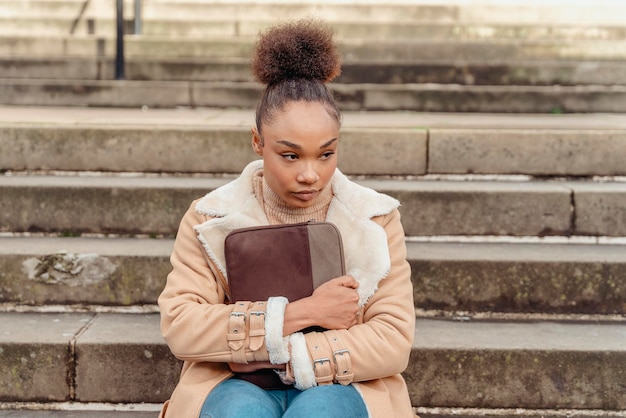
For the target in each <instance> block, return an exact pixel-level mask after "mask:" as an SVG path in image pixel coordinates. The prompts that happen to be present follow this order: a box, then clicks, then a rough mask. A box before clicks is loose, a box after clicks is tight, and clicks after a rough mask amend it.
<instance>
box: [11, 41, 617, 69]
mask: <svg viewBox="0 0 626 418" xmlns="http://www.w3.org/2000/svg"><path fill="white" fill-rule="evenodd" d="M253 41H254V38H253V37H242V38H241V39H237V38H236V39H228V38H224V37H217V38H215V39H208V40H207V39H206V38H205V39H202V38H201V39H193V40H191V41H189V40H185V39H184V38H179V39H174V40H171V39H167V38H160V37H159V38H150V37H136V36H126V37H125V45H124V53H125V55H126V57H129V58H130V57H150V58H153V57H155V56H156V57H198V58H206V57H213V58H218V57H221V58H235V57H237V58H241V59H249V58H250V56H251V54H252V48H253ZM340 48H341V51H342V53H343V55H344V56H345V57H346V59H348V60H370V61H376V62H390V61H398V62H407V61H408V62H410V61H416V62H434V63H440V62H442V61H443V62H446V61H447V62H455V61H466V62H499V63H502V62H514V61H529V60H530V61H535V60H541V61H554V60H588V61H589V60H601V61H603V60H622V59H624V58H625V57H626V46H625V45H624V43H623V42H621V41H603V40H597V41H574V42H567V41H561V42H559V41H529V40H526V41H521V42H520V41H506V40H498V41H492V42H490V41H463V42H458V41H449V40H439V41H419V40H412V41H397V42H387V41H384V40H383V41H381V40H380V39H376V40H372V41H371V42H360V41H356V40H346V41H345V42H343V43H342V44H341V45H340ZM115 50H116V40H115V38H114V37H111V36H108V37H107V36H98V37H95V38H94V37H89V36H86V37H85V36H68V35H58V36H49V37H32V36H26V35H23V36H18V35H6V36H1V37H0V54H2V55H16V56H50V55H53V56H57V57H58V56H87V57H99V56H108V57H110V58H112V57H115Z"/></svg>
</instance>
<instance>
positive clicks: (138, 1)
mask: <svg viewBox="0 0 626 418" xmlns="http://www.w3.org/2000/svg"><path fill="white" fill-rule="evenodd" d="M135 35H141V0H135Z"/></svg>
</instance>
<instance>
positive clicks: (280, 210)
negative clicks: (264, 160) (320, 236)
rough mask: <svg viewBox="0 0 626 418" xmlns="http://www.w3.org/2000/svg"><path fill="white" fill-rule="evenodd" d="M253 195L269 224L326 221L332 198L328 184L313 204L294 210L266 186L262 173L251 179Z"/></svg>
mask: <svg viewBox="0 0 626 418" xmlns="http://www.w3.org/2000/svg"><path fill="white" fill-rule="evenodd" d="M253 183H254V193H255V195H256V197H257V199H258V201H259V203H260V204H261V206H262V207H263V210H264V211H265V214H266V215H267V219H268V221H269V223H270V224H290V223H298V222H307V221H311V220H315V221H318V222H319V221H323V220H325V219H326V212H327V211H328V206H329V205H330V201H331V200H332V198H333V193H332V189H331V187H330V184H329V185H328V186H327V187H325V188H324V189H323V190H322V192H321V193H320V195H319V196H318V197H317V199H315V201H314V202H313V204H312V205H311V206H309V207H306V208H294V207H292V206H289V205H287V203H286V202H285V201H284V200H283V199H281V198H280V196H278V195H277V194H276V193H274V191H273V190H272V189H271V188H270V186H269V185H268V184H267V182H266V181H265V179H264V178H263V175H262V173H260V174H259V175H258V176H255V177H254V178H253Z"/></svg>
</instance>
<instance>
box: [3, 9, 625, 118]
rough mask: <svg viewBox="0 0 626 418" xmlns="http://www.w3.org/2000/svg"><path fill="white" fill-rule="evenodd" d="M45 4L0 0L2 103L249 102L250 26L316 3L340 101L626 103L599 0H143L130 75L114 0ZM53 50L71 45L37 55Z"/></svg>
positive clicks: (412, 106)
mask: <svg viewBox="0 0 626 418" xmlns="http://www.w3.org/2000/svg"><path fill="white" fill-rule="evenodd" d="M44 3H46V4H44ZM44 3H42V2H39V1H28V0H25V1H23V2H20V4H21V5H20V6H15V5H13V3H11V2H7V1H4V2H0V10H3V11H4V14H3V15H2V16H3V18H4V20H5V21H4V22H2V24H0V28H2V29H0V54H2V55H5V56H6V58H4V59H0V70H1V71H0V87H1V88H0V98H1V99H0V100H1V101H0V103H2V104H12V105H39V104H45V105H50V106H67V105H79V106H114V107H120V106H121V107H138V106H142V105H146V106H150V107H176V106H191V107H197V106H200V107H202V106H210V107H220V106H225V107H232V106H235V107H241V108H253V107H254V104H255V103H256V100H257V98H258V95H259V86H258V85H256V84H255V83H253V82H252V81H251V79H250V75H249V71H248V68H247V64H246V62H247V60H248V59H249V57H250V51H251V48H252V44H253V41H254V37H255V36H256V34H257V33H258V31H259V30H262V29H264V28H266V27H267V26H269V25H271V24H274V23H275V22H276V21H277V20H280V19H279V18H277V17H280V16H289V17H292V18H295V17H298V16H310V15H315V16H321V17H322V18H324V19H326V20H327V21H328V22H329V23H330V24H331V25H332V26H333V29H334V30H335V32H336V34H337V37H338V39H339V40H340V42H341V48H342V54H343V56H344V61H345V63H346V65H345V71H344V75H343V76H342V77H341V78H340V79H338V80H337V82H336V83H335V84H334V86H333V87H334V90H335V92H336V95H337V96H338V98H339V99H340V100H339V102H340V106H341V107H342V108H343V109H345V110H414V111H429V112H496V111H501V110H502V109H503V108H506V109H507V111H508V112H520V113H524V112H539V113H550V112H557V113H562V112H570V113H583V112H618V113H619V112H625V111H626V90H625V89H626V87H625V83H624V77H623V76H622V74H624V71H623V68H622V67H623V61H624V57H625V56H626V49H625V46H624V45H626V44H624V42H623V39H624V38H625V37H626V30H624V25H623V23H624V22H623V19H622V18H619V17H616V16H617V15H616V14H615V13H617V11H615V10H614V11H615V13H607V12H606V11H605V12H599V11H597V7H594V6H595V5H592V4H582V5H579V7H578V8H572V10H569V11H568V12H566V13H563V15H561V14H560V13H558V12H557V11H558V10H559V6H557V5H543V6H541V7H539V6H536V7H532V6H527V5H523V4H509V5H507V6H493V5H490V4H486V3H485V4H478V5H475V6H473V7H469V6H467V5H463V4H454V5H447V4H439V5H437V4H421V3H419V2H418V3H415V2H409V3H399V4H394V5H380V4H356V5H355V4H350V5H346V4H341V3H326V4H317V3H308V4H307V3H302V4H288V3H287V4H285V3H265V4H263V3H261V4H248V3H247V2H235V3H231V2H227V3H226V2H204V3H201V2H177V3H166V2H159V1H154V2H146V5H145V7H144V9H143V22H142V30H141V35H129V36H127V37H126V45H125V50H126V55H127V57H128V58H129V61H128V65H127V67H128V69H127V73H126V78H127V80H126V81H124V82H114V81H111V80H112V79H113V78H114V64H113V56H114V46H115V42H114V41H115V40H114V39H113V35H114V33H115V28H114V22H115V19H114V15H113V12H114V10H113V8H112V7H111V5H108V7H105V6H103V5H102V4H100V3H89V4H86V3H85V4H83V5H82V6H85V7H81V5H80V4H79V3H78V2H75V1H67V2H65V1H59V2H56V1H53V2H44ZM56 3H58V7H55V4H56ZM28 5H30V6H31V8H27V6H28ZM132 5H133V4H132V2H127V4H126V6H127V9H129V10H128V11H129V12H132ZM39 7H40V9H38V8H39ZM34 10H40V12H38V13H37V12H35V11H34ZM348 10H349V11H350V12H348ZM480 10H482V12H480ZM487 10H488V11H489V12H488V13H487V12H486V11H487ZM506 15H508V16H512V15H519V16H520V19H519V20H518V21H517V22H512V21H511V19H510V18H509V19H508V20H507V19H506V18H505V17H504V16H506ZM128 16H130V15H128V14H127V18H128ZM346 16H349V17H346ZM548 16H550V17H551V18H548ZM131 17H132V16H131ZM129 19H130V18H129ZM130 20H132V19H130ZM129 23H132V22H129ZM32 33H39V34H42V35H45V36H44V37H43V39H41V38H42V37H34V38H33V37H32ZM51 54H61V55H68V57H66V58H63V59H60V58H55V59H54V60H52V62H50V61H47V62H46V61H42V60H41V58H40V57H41V55H44V56H48V57H49V56H50V55H51ZM78 56H82V57H85V58H84V59H78ZM207 57H212V60H208V61H207ZM142 58H143V59H142ZM216 59H217V60H216ZM590 60H603V61H606V62H602V63H596V62H591V61H590Z"/></svg>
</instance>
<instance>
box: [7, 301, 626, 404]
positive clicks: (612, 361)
mask: <svg viewBox="0 0 626 418" xmlns="http://www.w3.org/2000/svg"><path fill="white" fill-rule="evenodd" d="M0 317H1V318H2V321H1V322H0V323H2V324H3V325H2V327H3V328H4V329H3V332H2V334H0V338H1V339H2V340H3V356H5V358H7V359H10V364H18V365H19V366H18V370H17V371H19V376H20V377H19V378H16V376H15V374H13V373H12V372H11V371H10V368H7V369H6V370H4V371H3V373H1V374H0V376H3V377H2V379H3V380H4V382H3V383H4V385H3V386H4V387H5V388H6V389H5V390H6V391H7V392H6V394H5V397H6V398H10V399H12V400H14V401H33V400H35V401H41V400H47V401H57V402H61V401H67V400H73V401H76V402H113V403H120V402H124V403H134V402H161V401H162V400H164V399H166V398H167V397H168V395H169V391H170V390H171V389H173V387H174V385H175V383H176V381H177V375H178V371H179V367H180V364H179V362H178V361H177V360H175V359H174V358H173V357H172V356H171V354H170V353H169V350H168V349H167V347H166V346H165V344H164V343H163V342H162V339H161V336H160V333H159V329H158V315H157V314H135V315H132V316H129V315H123V314H109V313H65V314H63V313H45V314H42V313H39V314H33V313H24V312H20V313H11V312H7V313H2V314H0ZM34 329H36V330H37V333H34V332H32V330H34ZM26 330H30V331H26ZM35 335H36V337H35ZM416 335H417V337H418V338H416V340H415V344H414V346H413V353H412V361H411V366H410V367H409V369H408V370H407V372H406V376H407V380H408V383H409V386H410V387H411V397H412V400H413V402H414V404H416V405H422V406H425V407H428V406H452V405H449V404H450V402H459V401H461V400H462V402H463V403H464V404H465V405H467V406H468V407H480V408H515V407H522V408H532V409H537V408H539V409H541V408H552V407H555V406H556V407H558V408H565V409H607V410H619V409H624V408H625V406H626V405H625V402H626V399H625V398H624V393H623V388H622V387H621V385H620V383H619V382H623V379H624V369H623V368H622V367H621V365H622V364H623V362H624V361H625V360H626V358H625V357H626V351H625V350H624V345H623V341H624V338H626V334H625V331H624V327H623V325H621V324H615V323H596V324H592V323H567V324H566V323H552V322H541V323H533V322H518V323H515V322H510V321H509V322H507V323H497V322H482V321H470V322H455V321H442V320H434V319H420V320H418V324H417V331H416ZM589 336H593V338H589ZM573 346H574V347H576V349H575V350H572V349H571V347H573ZM486 364H489V367H485V365H486ZM0 367H3V368H4V367H7V363H3V366H0ZM128 370H133V373H131V374H129V373H127V371H128ZM155 373H158V377H159V379H154V376H155ZM41 376H46V377H47V380H46V381H42V380H41V379H40V377H41ZM68 376H69V380H68ZM147 377H151V378H147ZM52 382H56V384H54V385H51V383H52Z"/></svg>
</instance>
